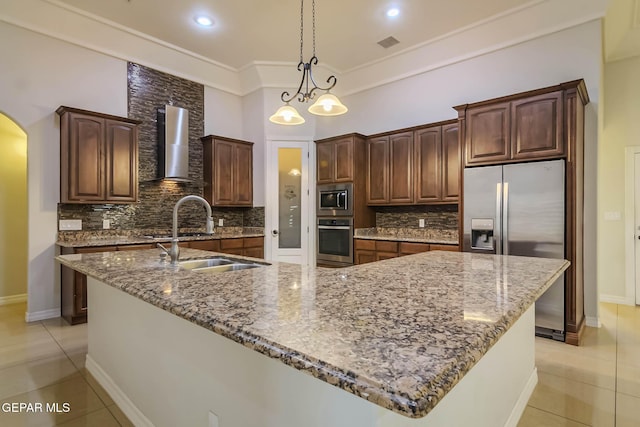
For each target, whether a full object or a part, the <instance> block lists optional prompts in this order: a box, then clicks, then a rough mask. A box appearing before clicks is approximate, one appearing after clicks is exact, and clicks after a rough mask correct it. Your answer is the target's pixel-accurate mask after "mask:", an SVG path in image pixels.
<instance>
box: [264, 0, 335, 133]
mask: <svg viewBox="0 0 640 427" xmlns="http://www.w3.org/2000/svg"><path fill="white" fill-rule="evenodd" d="M311 9H312V15H311V16H312V24H313V33H312V34H313V55H312V56H311V59H309V62H304V61H303V59H302V54H303V46H304V0H301V1H300V62H299V63H298V71H301V72H302V80H300V85H299V86H298V91H297V92H296V93H294V94H293V95H291V94H289V92H288V91H284V92H282V95H280V99H281V100H282V102H284V104H285V105H283V106H282V107H280V108H278V111H276V112H275V114H274V115H272V116H271V117H269V120H270V121H271V122H273V123H277V124H280V125H300V124H302V123H304V118H303V117H302V116H301V115H300V114H299V113H298V111H297V110H296V109H295V108H294V107H292V106H291V105H289V102H291V101H293V100H294V98H296V97H297V98H298V101H299V102H309V101H311V100H313V99H314V98H315V96H316V91H317V90H319V91H324V92H326V93H324V94H323V95H321V96H319V97H318V99H317V100H316V102H314V103H313V105H311V106H310V107H309V108H308V111H309V112H310V113H311V114H315V115H318V116H337V115H340V114H344V113H346V112H347V107H345V106H344V104H342V102H340V100H339V99H338V97H337V96H335V95H333V94H331V93H329V91H330V90H331V89H333V87H334V86H335V85H336V83H337V82H338V80H337V79H336V77H335V76H330V77H329V78H328V79H327V86H326V87H322V86H318V84H317V83H316V81H315V79H314V78H313V70H312V67H313V66H314V65H318V58H317V57H316V1H315V0H312V1H311Z"/></svg>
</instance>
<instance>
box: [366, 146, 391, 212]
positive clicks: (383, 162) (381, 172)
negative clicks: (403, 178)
mask: <svg viewBox="0 0 640 427" xmlns="http://www.w3.org/2000/svg"><path fill="white" fill-rule="evenodd" d="M366 191H367V204H368V205H384V204H388V203H389V137H388V136H383V137H379V138H372V139H369V140H368V141H367V190H366Z"/></svg>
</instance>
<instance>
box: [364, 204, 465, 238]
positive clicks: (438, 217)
mask: <svg viewBox="0 0 640 427" xmlns="http://www.w3.org/2000/svg"><path fill="white" fill-rule="evenodd" d="M375 210H376V227H378V228H419V220H420V219H424V220H425V227H424V228H428V229H432V230H442V231H454V230H455V231H456V232H457V231H458V205H420V206H388V207H387V206H381V207H376V208H375Z"/></svg>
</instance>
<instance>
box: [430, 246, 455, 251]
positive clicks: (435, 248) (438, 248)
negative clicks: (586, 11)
mask: <svg viewBox="0 0 640 427" xmlns="http://www.w3.org/2000/svg"><path fill="white" fill-rule="evenodd" d="M431 250H432V251H450V252H460V248H459V247H458V245H431Z"/></svg>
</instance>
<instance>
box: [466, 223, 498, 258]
mask: <svg viewBox="0 0 640 427" xmlns="http://www.w3.org/2000/svg"><path fill="white" fill-rule="evenodd" d="M471 249H480V250H484V251H493V250H494V249H495V240H494V239H493V219H481V218H471Z"/></svg>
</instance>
